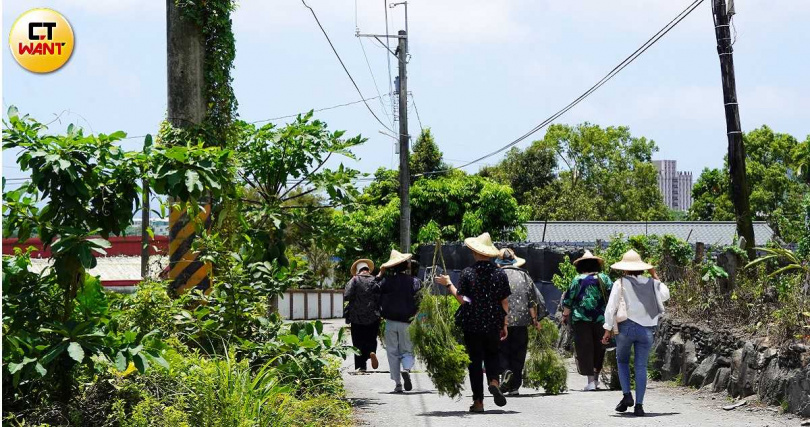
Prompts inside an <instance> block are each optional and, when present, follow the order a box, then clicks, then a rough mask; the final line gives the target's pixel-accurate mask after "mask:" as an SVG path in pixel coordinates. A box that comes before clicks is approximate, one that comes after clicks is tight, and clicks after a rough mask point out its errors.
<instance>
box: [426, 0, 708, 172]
mask: <svg viewBox="0 0 810 427" xmlns="http://www.w3.org/2000/svg"><path fill="white" fill-rule="evenodd" d="M703 1H704V0H695V1H694V2H692V3H691V4H690V5H689V6H687V7H686V9H684V10H683V11H681V12H680V13H679V14H678V15H676V16H675V18H673V19H672V20H671V21H669V22H668V23H667V24H666V25H665V26H664V27H663V28H661V29H660V30H658V32H656V33H655V34H654V35H653V36H652V37H650V38H649V39H648V40H647V41H646V42H644V44H642V45H641V46H640V47H639V48H638V49H636V50H635V51H634V52H633V53H632V54H630V55H629V56H628V57H626V58H625V59H624V60H623V61H622V62H620V63H619V64H618V65H616V66H615V67H614V68H613V69H612V70H610V72H609V73H607V74H606V75H605V76H604V77H602V79H601V80H599V81H598V82H596V84H594V85H593V86H591V87H590V88H589V89H588V90H586V91H585V92H584V93H583V94H582V95H580V96H579V97H577V98H576V99H574V100H573V101H571V102H570V103H569V104H568V105H566V106H565V107H563V108H561V109H560V110H558V111H557V112H556V113H554V114H552V115H551V116H550V117H548V118H547V119H545V120H543V121H542V122H540V124H538V125H537V126H535V127H534V128H532V129H531V130H529V131H528V132H526V133H524V134H523V135H521V136H520V137H518V138H517V139H515V140H513V141H512V142H510V143H508V144H506V145H504V146H503V147H501V148H499V149H497V150H495V151H493V152H491V153H488V154H485V155H483V156H481V157H479V158H477V159H474V160H471V161H469V162H467V163H465V164H463V165H461V166H455V167H452V168H449V169H445V170H440V171H434V172H425V173H422V174H415V175H412V176H414V177H416V176H422V175H433V174H440V173H447V172H450V171H452V170H454V169H463V168H465V167H467V166H470V165H473V164H475V163H478V162H481V161H483V160H486V159H488V158H490V157H492V156H494V155H496V154H499V153H502V152H504V151H506V150H508V149H509V148H511V147H513V146H515V145H517V144H519V143H520V142H522V141H524V140H525V139H527V138H528V137H530V136H532V135H533V134H535V133H536V132H537V131H539V130H540V129H542V128H544V127H546V126H548V125H549V124H550V123H552V122H553V121H554V120H556V119H557V118H559V117H560V116H562V115H563V114H565V113H566V112H568V111H569V110H571V109H572V108H574V107H575V106H576V105H577V104H579V103H580V102H582V101H583V100H584V99H585V98H587V97H588V96H590V95H591V94H592V93H594V92H595V91H596V90H598V89H599V88H600V87H602V86H603V85H604V84H605V83H607V82H608V81H609V80H610V79H612V78H613V77H614V76H616V74H618V73H619V72H620V71H622V70H623V69H625V68H626V67H627V66H628V65H630V64H631V63H632V62H633V61H635V60H636V58H638V57H639V56H641V54H643V53H644V52H646V51H647V49H649V48H650V47H652V46H653V45H654V44H655V43H656V42H658V40H660V39H661V38H662V37H663V36H664V35H666V34H667V33H668V32H669V31H670V30H672V28H674V27H675V26H676V25H678V24H679V23H680V22H681V21H683V20H684V19H685V18H686V17H687V16H689V15H690V14H691V13H692V12H693V11H694V10H695V9H697V7H698V6H700V4H701V3H703Z"/></svg>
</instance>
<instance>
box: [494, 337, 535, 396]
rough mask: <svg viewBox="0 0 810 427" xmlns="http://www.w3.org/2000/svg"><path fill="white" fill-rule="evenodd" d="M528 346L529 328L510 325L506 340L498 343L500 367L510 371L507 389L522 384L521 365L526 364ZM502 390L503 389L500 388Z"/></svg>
mask: <svg viewBox="0 0 810 427" xmlns="http://www.w3.org/2000/svg"><path fill="white" fill-rule="evenodd" d="M528 346H529V328H528V327H527V326H510V327H509V334H508V335H507V336H506V340H505V341H503V342H502V343H501V345H500V350H499V353H500V357H501V369H503V370H504V371H506V370H509V371H512V381H510V382H509V384H508V386H509V390H517V389H519V388H520V385H521V384H523V365H525V364H526V348H527V347H528ZM501 390H503V389H501Z"/></svg>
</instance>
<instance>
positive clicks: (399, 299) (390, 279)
mask: <svg viewBox="0 0 810 427" xmlns="http://www.w3.org/2000/svg"><path fill="white" fill-rule="evenodd" d="M420 287H421V284H420V283H419V279H417V278H415V277H413V276H411V275H408V274H405V273H397V274H394V275H392V276H386V277H385V278H383V279H382V283H381V284H380V293H381V294H382V295H381V298H380V303H381V305H382V312H381V314H382V317H383V318H384V319H387V320H395V321H397V322H407V323H410V322H411V318H413V316H415V315H416V311H417V308H418V307H417V301H416V293H417V292H419V288H420Z"/></svg>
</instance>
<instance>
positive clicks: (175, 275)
mask: <svg viewBox="0 0 810 427" xmlns="http://www.w3.org/2000/svg"><path fill="white" fill-rule="evenodd" d="M166 39H167V40H166V41H167V43H166V48H167V49H166V55H167V58H166V59H167V61H166V65H167V68H168V69H167V76H168V82H167V83H168V85H167V87H168V102H167V104H168V121H169V124H171V126H172V127H175V128H180V129H193V128H196V127H198V126H200V125H202V123H203V120H204V119H205V116H206V96H205V37H204V35H203V29H202V26H201V25H200V23H199V22H197V21H196V20H194V19H188V18H187V17H185V16H183V10H182V6H178V5H177V3H176V0H166ZM169 204H170V205H171V209H170V214H169V280H170V281H171V287H172V289H173V290H174V291H175V292H176V293H182V292H184V291H186V290H187V289H188V288H191V287H199V288H201V289H202V290H207V289H209V288H210V286H208V285H209V283H208V280H209V279H208V274H207V273H208V270H209V269H210V266H208V265H205V264H203V263H202V262H201V261H198V260H197V257H198V255H199V254H197V253H194V252H193V251H192V250H191V243H192V242H193V241H194V238H195V237H196V230H195V224H194V221H191V220H190V219H189V215H188V212H187V209H185V208H181V206H180V205H179V204H178V200H169ZM210 212H211V207H210V205H209V206H206V209H204V210H203V211H202V212H200V214H199V215H198V216H199V219H200V220H203V221H205V222H208V221H209V220H210Z"/></svg>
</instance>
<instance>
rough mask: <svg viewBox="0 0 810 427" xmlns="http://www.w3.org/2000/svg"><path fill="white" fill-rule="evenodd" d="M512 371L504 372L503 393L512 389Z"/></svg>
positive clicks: (502, 380)
mask: <svg viewBox="0 0 810 427" xmlns="http://www.w3.org/2000/svg"><path fill="white" fill-rule="evenodd" d="M512 376H513V374H512V371H510V370H509V369H507V370H505V371H503V377H502V379H501V392H502V393H506V392H508V391H509V390H511V389H512V387H511V385H510V383H511V382H512Z"/></svg>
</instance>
